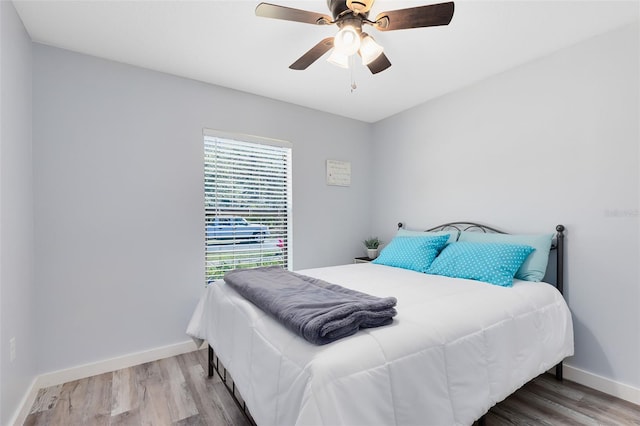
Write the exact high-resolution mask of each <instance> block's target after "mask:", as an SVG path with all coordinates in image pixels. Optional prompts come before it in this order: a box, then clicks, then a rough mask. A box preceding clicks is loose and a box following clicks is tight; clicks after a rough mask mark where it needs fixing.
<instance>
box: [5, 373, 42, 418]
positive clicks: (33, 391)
mask: <svg viewBox="0 0 640 426" xmlns="http://www.w3.org/2000/svg"><path fill="white" fill-rule="evenodd" d="M37 381H38V378H37V377H35V378H34V379H33V381H32V382H31V385H30V386H29V389H28V390H27V393H25V394H24V397H22V401H20V406H19V409H18V411H16V413H15V414H14V416H13V419H11V420H9V423H8V424H10V425H14V426H22V425H23V424H24V422H25V420H27V416H28V415H29V411H30V410H31V406H32V405H33V403H34V402H35V400H36V396H38V391H39V390H40V389H39V388H38V386H37V385H36V383H37Z"/></svg>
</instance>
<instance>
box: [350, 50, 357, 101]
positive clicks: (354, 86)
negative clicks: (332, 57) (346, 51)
mask: <svg viewBox="0 0 640 426" xmlns="http://www.w3.org/2000/svg"><path fill="white" fill-rule="evenodd" d="M355 56H356V55H351V56H350V57H349V73H350V74H351V93H353V92H355V91H356V89H357V88H358V85H357V84H356V77H355V74H354V72H353V69H354V68H355V65H356V63H355V62H356V61H355Z"/></svg>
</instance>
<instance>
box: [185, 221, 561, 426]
mask: <svg viewBox="0 0 640 426" xmlns="http://www.w3.org/2000/svg"><path fill="white" fill-rule="evenodd" d="M429 231H432V232H446V231H452V232H453V233H455V234H457V235H456V239H457V238H459V236H460V235H461V234H462V233H463V232H466V233H468V232H470V231H474V232H480V233H491V234H503V233H502V232H500V231H498V230H496V229H494V228H490V227H487V226H483V225H478V224H474V223H468V222H464V223H460V222H456V223H449V224H445V225H441V226H439V227H436V228H432V229H431V230H429ZM563 231H564V227H562V226H561V225H559V226H558V227H557V233H556V234H555V238H554V243H553V246H552V248H553V249H554V250H553V251H552V253H554V254H555V256H554V257H555V259H556V262H555V263H556V274H555V279H554V280H555V281H556V283H555V285H549V284H547V283H545V282H531V281H525V280H520V279H514V280H513V285H512V286H511V287H501V286H496V285H491V284H486V283H482V282H478V281H475V280H469V279H461V278H450V277H446V276H440V275H432V274H425V273H421V272H416V271H413V270H407V269H403V268H397V267H391V266H387V265H384V264H374V263H358V264H349V265H341V266H334V267H327V268H318V269H307V270H303V271H297V272H299V273H301V274H304V275H308V276H310V277H315V278H319V279H322V280H326V281H328V282H331V283H336V284H339V285H341V286H344V287H347V288H350V289H353V290H357V291H361V292H364V293H368V294H371V295H374V296H379V297H385V296H394V297H396V298H397V301H398V303H397V311H398V314H397V316H396V317H395V319H394V321H393V323H392V324H391V325H387V326H384V327H379V328H372V329H365V330H361V331H359V332H358V333H356V334H355V335H353V336H350V337H347V338H344V339H340V340H339V341H336V342H334V343H331V344H328V345H322V346H317V345H313V344H311V343H309V342H307V341H306V340H304V339H302V338H301V337H299V336H297V335H295V334H293V333H292V332H290V331H289V330H287V329H285V328H284V327H283V326H282V325H281V324H280V323H278V322H277V321H276V320H274V319H273V318H271V317H270V316H268V315H267V314H265V313H264V312H263V311H261V310H260V309H258V308H257V307H256V306H254V305H253V304H252V303H251V302H249V301H247V300H246V299H244V298H243V297H242V296H240V295H239V294H238V293H237V292H235V291H234V290H233V289H232V288H230V286H228V285H227V284H226V283H225V282H224V281H216V282H214V283H211V284H210V285H208V286H207V287H206V289H205V292H204V294H203V296H202V298H201V299H200V300H199V303H198V305H197V307H196V309H195V311H194V314H193V316H192V319H191V321H190V324H189V326H188V330H187V333H188V334H189V335H190V336H192V337H193V338H194V339H203V340H206V341H207V342H208V344H209V345H210V346H209V358H210V359H209V363H210V371H209V374H210V375H211V374H212V368H213V367H214V366H215V367H216V368H219V365H220V363H221V364H222V365H224V368H225V369H224V372H225V373H224V375H225V376H226V372H227V371H228V372H229V373H230V375H231V376H232V377H233V383H234V385H233V389H232V392H233V393H234V394H235V393H236V391H237V393H239V394H240V395H241V396H242V405H243V407H244V408H248V411H249V412H250V413H251V416H252V418H253V419H255V422H256V423H257V424H258V425H260V426H262V425H305V426H306V425H418V424H419V425H470V424H472V423H473V422H474V421H475V420H477V419H481V418H482V416H483V415H484V414H485V413H486V412H487V411H488V410H489V409H490V408H491V407H492V406H493V405H495V404H496V403H497V402H500V401H502V400H503V399H505V398H506V397H507V396H509V395H510V394H512V393H513V392H514V391H516V390H517V389H519V388H520V387H521V386H522V385H524V384H525V383H527V382H528V381H530V380H531V379H533V378H534V377H536V376H538V375H539V374H541V373H544V372H546V371H548V370H550V369H552V368H554V367H556V376H557V377H558V378H559V379H561V378H562V360H563V359H564V358H565V357H567V356H570V355H573V328H572V321H571V314H570V312H569V309H568V307H567V304H566V303H565V301H564V298H563V297H562V285H563V240H564V234H563ZM452 235H453V234H452ZM545 264H546V263H545ZM214 349H215V357H214V356H213V350H214Z"/></svg>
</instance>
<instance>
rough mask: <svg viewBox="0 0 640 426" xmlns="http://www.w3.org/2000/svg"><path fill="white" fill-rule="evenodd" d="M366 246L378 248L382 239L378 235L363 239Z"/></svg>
mask: <svg viewBox="0 0 640 426" xmlns="http://www.w3.org/2000/svg"><path fill="white" fill-rule="evenodd" d="M363 243H364V246H365V247H366V248H368V249H377V248H378V247H379V246H380V244H382V241H380V239H379V238H378V237H371V238H368V239H366V240H364V241H363Z"/></svg>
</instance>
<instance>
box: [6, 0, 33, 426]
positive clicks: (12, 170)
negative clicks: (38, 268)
mask: <svg viewBox="0 0 640 426" xmlns="http://www.w3.org/2000/svg"><path fill="white" fill-rule="evenodd" d="M31 70H32V61H31V40H30V39H29V37H28V35H27V33H26V31H25V30H24V27H23V26H22V22H21V21H20V18H19V17H18V15H17V13H16V11H15V9H14V7H13V3H11V2H8V1H0V93H1V97H0V378H1V379H0V424H3V425H4V424H7V423H8V422H9V419H11V418H12V417H13V415H14V414H15V412H16V409H17V407H18V405H19V403H20V400H21V399H22V398H23V396H24V395H25V394H26V392H27V390H28V388H29V386H30V384H31V382H32V381H33V379H34V377H35V375H36V361H35V351H34V348H35V345H34V341H35V340H34V339H35V331H34V329H35V323H34V307H33V306H34V279H33V189H32V188H33V181H32V161H31ZM12 337H14V338H15V341H16V359H15V361H13V362H11V361H10V358H9V339H11V338H12Z"/></svg>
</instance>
